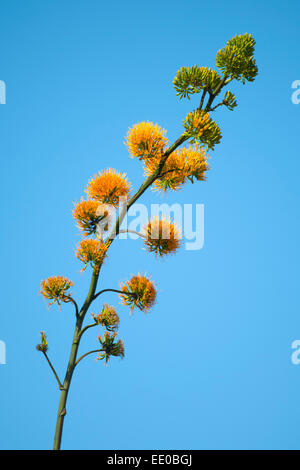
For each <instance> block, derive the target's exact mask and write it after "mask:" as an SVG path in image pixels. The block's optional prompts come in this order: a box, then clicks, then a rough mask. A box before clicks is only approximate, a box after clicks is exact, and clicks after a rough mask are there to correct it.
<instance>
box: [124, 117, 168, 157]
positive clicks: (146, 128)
mask: <svg viewBox="0 0 300 470" xmlns="http://www.w3.org/2000/svg"><path fill="white" fill-rule="evenodd" d="M165 134H166V131H165V130H164V129H162V128H161V127H159V126H158V125H157V124H153V123H152V122H140V123H139V124H135V125H134V126H133V127H132V128H131V129H129V131H128V133H127V136H126V142H125V143H126V145H127V148H128V151H129V153H130V155H131V156H132V157H136V158H139V159H140V160H142V159H149V158H153V157H161V156H162V154H163V152H164V151H165V149H166V146H167V144H168V140H167V138H166V137H165Z"/></svg>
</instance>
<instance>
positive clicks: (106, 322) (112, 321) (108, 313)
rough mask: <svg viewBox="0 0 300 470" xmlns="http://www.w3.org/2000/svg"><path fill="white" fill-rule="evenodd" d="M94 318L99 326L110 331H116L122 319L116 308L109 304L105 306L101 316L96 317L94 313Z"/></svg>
mask: <svg viewBox="0 0 300 470" xmlns="http://www.w3.org/2000/svg"><path fill="white" fill-rule="evenodd" d="M92 317H93V318H94V320H95V321H96V322H97V323H98V325H101V326H103V327H105V328H106V329H107V330H108V331H114V330H116V329H117V328H118V326H119V323H120V318H119V315H118V314H117V312H116V310H115V308H114V307H112V306H111V305H108V304H104V305H103V307H102V311H101V313H99V315H94V314H93V313H92Z"/></svg>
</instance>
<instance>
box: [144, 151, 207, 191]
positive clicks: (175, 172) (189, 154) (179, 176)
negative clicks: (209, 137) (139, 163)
mask: <svg viewBox="0 0 300 470" xmlns="http://www.w3.org/2000/svg"><path fill="white" fill-rule="evenodd" d="M157 165H158V161H157V160H156V159H152V160H149V161H146V162H145V174H146V175H147V176H148V175H150V174H152V173H153V172H154V171H155V169H156V167H157ZM207 170H208V163H207V155H206V152H205V150H204V149H203V147H200V146H199V145H195V146H189V147H187V148H186V147H183V148H181V149H180V150H175V151H174V152H172V153H171V155H170V156H169V157H168V159H167V160H166V163H165V164H164V167H163V169H162V172H161V176H160V177H159V178H158V179H157V180H155V182H154V184H153V186H154V188H155V189H157V190H158V191H163V192H165V191H166V190H167V189H172V190H173V191H175V190H177V189H180V188H181V187H182V185H183V184H184V183H186V181H187V179H189V180H191V181H192V180H193V177H195V178H196V179H197V180H199V181H200V180H205V172H206V171H207Z"/></svg>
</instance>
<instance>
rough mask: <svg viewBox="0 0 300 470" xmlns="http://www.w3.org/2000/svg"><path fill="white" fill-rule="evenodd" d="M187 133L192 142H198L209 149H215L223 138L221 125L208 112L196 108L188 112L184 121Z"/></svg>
mask: <svg viewBox="0 0 300 470" xmlns="http://www.w3.org/2000/svg"><path fill="white" fill-rule="evenodd" d="M183 125H184V127H185V130H186V131H185V134H186V136H187V137H188V138H190V139H191V142H192V143H195V142H198V143H199V144H200V145H204V146H205V147H207V148H208V149H212V150H213V149H214V147H215V145H216V144H219V143H220V140H221V138H222V136H221V131H220V128H219V126H218V125H217V124H216V123H215V121H213V120H212V119H211V118H210V116H209V114H208V113H205V112H204V111H202V110H199V109H196V110H195V111H192V112H190V113H188V115H187V116H186V118H185V120H184V121H183Z"/></svg>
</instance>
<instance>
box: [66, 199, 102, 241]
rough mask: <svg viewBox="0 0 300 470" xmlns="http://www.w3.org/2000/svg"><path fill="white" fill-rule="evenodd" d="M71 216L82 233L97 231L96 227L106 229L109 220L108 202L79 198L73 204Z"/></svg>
mask: <svg viewBox="0 0 300 470" xmlns="http://www.w3.org/2000/svg"><path fill="white" fill-rule="evenodd" d="M73 217H74V219H75V220H76V221H77V225H78V227H79V229H80V230H82V232H83V234H84V235H92V234H95V233H97V231H98V229H99V228H101V229H102V230H107V229H108V226H109V223H110V221H111V216H110V213H109V210H108V204H101V203H100V202H98V201H92V200H90V199H89V200H87V201H84V200H81V201H80V202H79V203H78V204H76V205H75V208H74V210H73Z"/></svg>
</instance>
